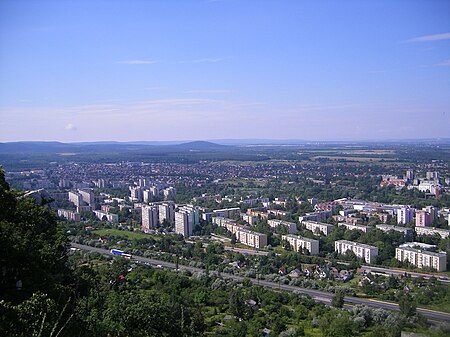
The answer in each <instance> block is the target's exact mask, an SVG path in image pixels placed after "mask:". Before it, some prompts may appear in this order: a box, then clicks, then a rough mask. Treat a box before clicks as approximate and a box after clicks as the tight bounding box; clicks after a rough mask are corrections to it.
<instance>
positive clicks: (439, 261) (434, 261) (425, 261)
mask: <svg viewBox="0 0 450 337" xmlns="http://www.w3.org/2000/svg"><path fill="white" fill-rule="evenodd" d="M395 258H396V259H397V260H399V261H402V262H403V261H407V262H409V263H411V264H413V265H414V266H416V267H417V268H424V267H430V268H433V269H436V270H437V271H446V270H447V254H445V253H434V252H428V251H425V250H421V249H415V248H411V247H408V246H404V245H401V246H400V247H398V248H395Z"/></svg>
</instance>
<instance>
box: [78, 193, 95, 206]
mask: <svg viewBox="0 0 450 337" xmlns="http://www.w3.org/2000/svg"><path fill="white" fill-rule="evenodd" d="M78 193H80V195H81V197H82V198H83V201H84V202H85V203H87V204H88V205H89V206H95V198H94V192H92V190H78Z"/></svg>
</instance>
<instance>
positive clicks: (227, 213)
mask: <svg viewBox="0 0 450 337" xmlns="http://www.w3.org/2000/svg"><path fill="white" fill-rule="evenodd" d="M213 213H214V216H218V217H223V218H233V217H235V216H237V215H239V214H240V213H241V209H240V208H239V207H233V208H223V209H215V210H213Z"/></svg>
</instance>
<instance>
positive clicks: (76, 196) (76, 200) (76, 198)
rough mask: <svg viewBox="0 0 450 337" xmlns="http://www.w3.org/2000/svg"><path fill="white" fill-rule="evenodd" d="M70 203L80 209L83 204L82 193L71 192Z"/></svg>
mask: <svg viewBox="0 0 450 337" xmlns="http://www.w3.org/2000/svg"><path fill="white" fill-rule="evenodd" d="M69 201H70V202H71V203H73V204H74V205H75V206H76V207H80V206H81V204H82V203H83V197H82V196H81V194H80V193H78V192H74V191H69Z"/></svg>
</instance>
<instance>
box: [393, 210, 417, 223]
mask: <svg viewBox="0 0 450 337" xmlns="http://www.w3.org/2000/svg"><path fill="white" fill-rule="evenodd" d="M413 217H414V208H408V207H405V208H400V209H398V210H397V223H398V224H403V225H404V224H407V223H410V222H411V221H412V220H413Z"/></svg>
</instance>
